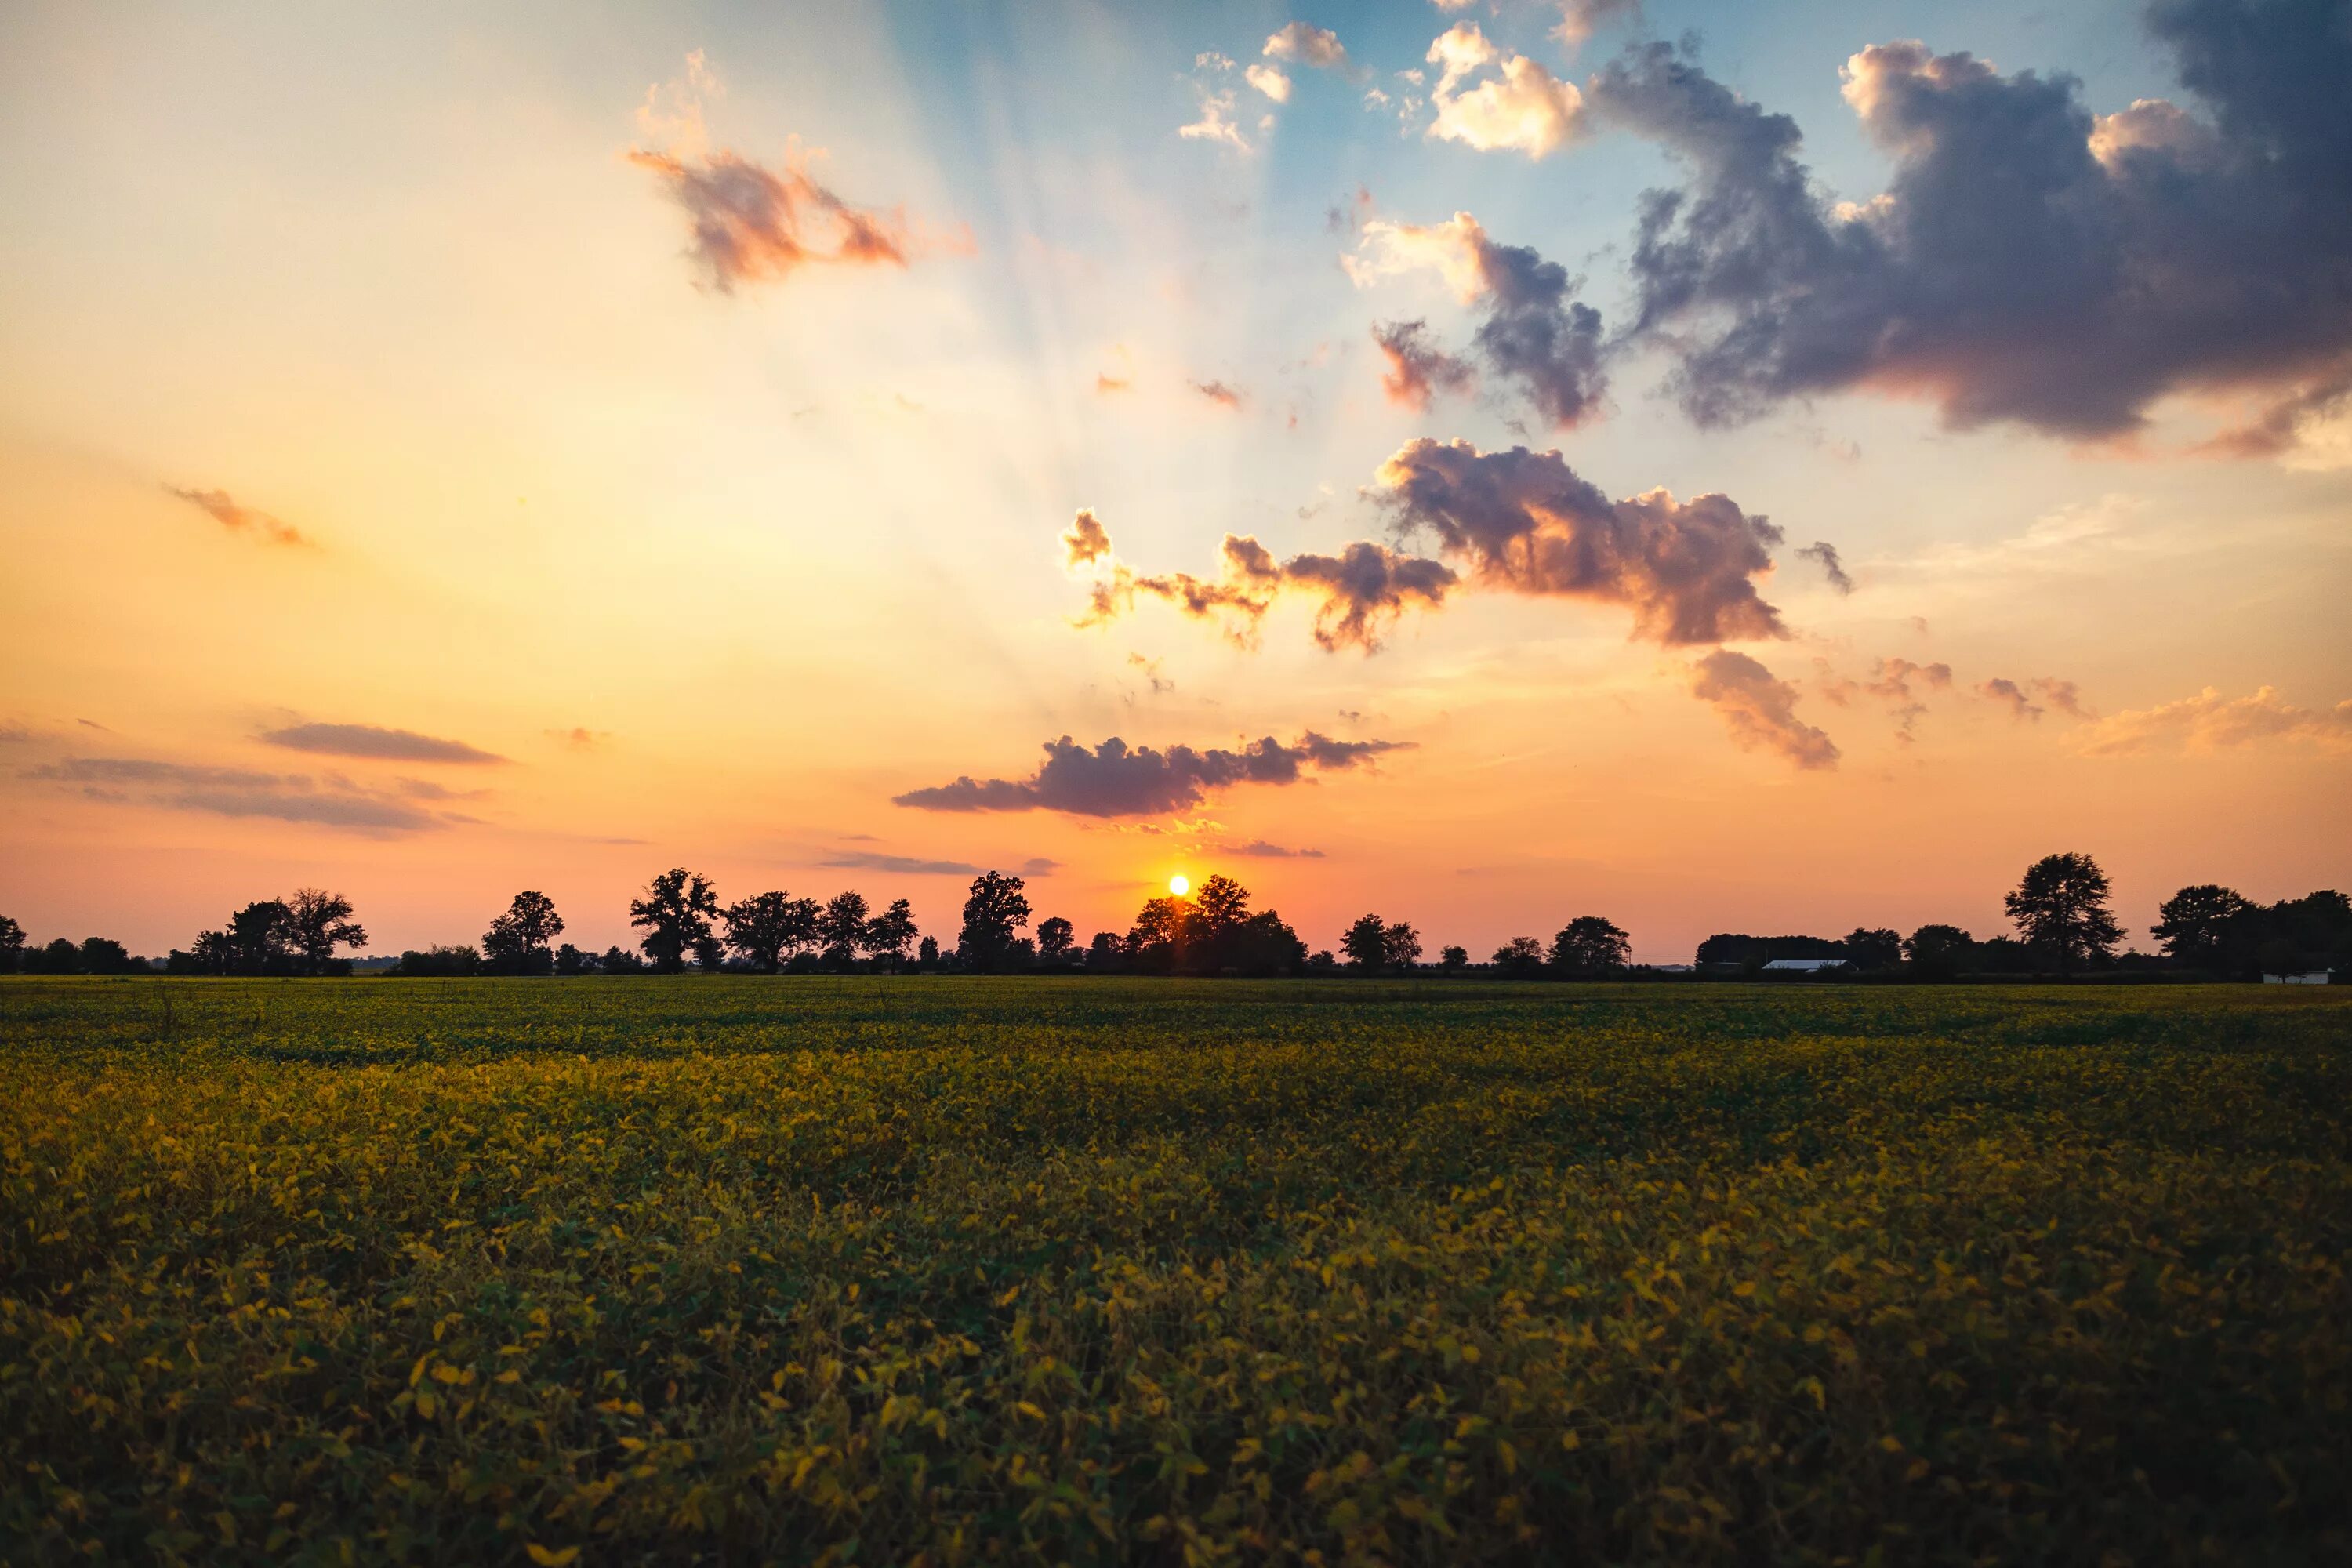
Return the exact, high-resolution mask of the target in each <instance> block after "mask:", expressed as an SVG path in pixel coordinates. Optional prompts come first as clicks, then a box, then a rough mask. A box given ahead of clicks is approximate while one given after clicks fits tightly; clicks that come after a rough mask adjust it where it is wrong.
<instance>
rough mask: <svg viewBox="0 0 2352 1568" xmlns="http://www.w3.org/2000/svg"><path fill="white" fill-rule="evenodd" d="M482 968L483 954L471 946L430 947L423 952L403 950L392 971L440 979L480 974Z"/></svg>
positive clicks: (403, 974)
mask: <svg viewBox="0 0 2352 1568" xmlns="http://www.w3.org/2000/svg"><path fill="white" fill-rule="evenodd" d="M481 969H482V955H481V954H480V953H478V952H476V951H474V949H472V948H470V947H428V948H426V949H425V951H424V952H418V951H416V950H415V948H410V949H409V950H408V951H406V952H403V953H402V954H401V955H400V963H398V965H396V966H395V967H394V969H393V971H392V973H394V974H396V975H399V976H402V977H403V978H410V977H415V978H422V979H428V980H438V979H454V978H459V977H462V976H465V975H468V974H478V973H481Z"/></svg>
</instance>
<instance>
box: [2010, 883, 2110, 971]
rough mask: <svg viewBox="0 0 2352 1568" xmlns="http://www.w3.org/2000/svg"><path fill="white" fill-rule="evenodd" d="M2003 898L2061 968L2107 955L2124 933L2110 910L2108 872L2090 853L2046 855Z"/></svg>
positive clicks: (2026, 933)
mask: <svg viewBox="0 0 2352 1568" xmlns="http://www.w3.org/2000/svg"><path fill="white" fill-rule="evenodd" d="M2002 902H2003V903H2004V904H2005V905H2006V906H2007V908H2008V910H2009V918H2010V919H2011V921H2014V922H2015V923H2016V926H2017V930H2018V934H2020V935H2021V936H2022V937H2024V939H2025V940H2026V942H2027V943H2028V944H2029V945H2031V946H2033V947H2038V948H2041V949H2042V950H2043V951H2045V952H2049V953H2051V954H2052V955H2053V956H2054V957H2055V958H2056V959H2057V960H2058V973H2060V974H2062V975H2065V974H2071V973H2074V969H2075V967H2076V966H2077V965H2078V964H2081V963H2088V962H2090V961H2092V960H2094V959H2102V958H2105V957H2106V956H2107V954H2108V953H2109V952H2113V951H2114V950H2115V945H2116V943H2117V942H2121V941H2122V940H2123V937H2124V930H2123V927H2121V926H2119V925H2117V924H2116V918H2115V916H2113V915H2112V914H2109V913H2108V912H2107V874H2106V873H2105V871H2102V870H2100V869H2099V863H2098V862H2097V861H2096V860H2094V859H2092V858H2090V857H2089V856H2088V855H2072V854H2069V855H2044V856H2043V857H2042V858H2041V859H2039V860H2036V861H2035V862H2034V863H2033V864H2032V865H2031V866H2029V867H2027V868H2025V877H2024V879H2023V880H2021V882H2019V883H2018V885H2017V889H2016V890H2015V891H2013V892H2011V893H2010V894H2009V895H2007V897H2006V898H2004V899H2003V900H2002Z"/></svg>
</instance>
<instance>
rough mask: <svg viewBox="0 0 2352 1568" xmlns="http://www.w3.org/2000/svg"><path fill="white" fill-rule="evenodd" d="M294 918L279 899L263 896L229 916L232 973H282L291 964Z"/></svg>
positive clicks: (228, 933)
mask: <svg viewBox="0 0 2352 1568" xmlns="http://www.w3.org/2000/svg"><path fill="white" fill-rule="evenodd" d="M293 936H294V931H293V921H292V920H291V919H290V918H289V912H288V910H287V908H286V906H285V905H284V904H283V903H281V902H279V901H278V900H276V899H262V900H257V901H255V902H253V903H250V904H247V905H246V906H245V908H243V909H241V910H237V911H236V913H235V914H233V915H231V916H229V917H228V931H227V937H228V949H229V955H230V956H229V965H230V971H231V973H236V974H279V973H285V972H286V971H287V970H288V969H290V968H292V967H293V962H294V946H293ZM199 940H201V939H199Z"/></svg>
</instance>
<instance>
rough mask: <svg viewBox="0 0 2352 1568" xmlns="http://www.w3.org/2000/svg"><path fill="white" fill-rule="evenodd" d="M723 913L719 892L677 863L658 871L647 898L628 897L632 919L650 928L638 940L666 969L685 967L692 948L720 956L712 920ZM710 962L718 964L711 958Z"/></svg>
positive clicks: (655, 962)
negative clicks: (665, 869)
mask: <svg viewBox="0 0 2352 1568" xmlns="http://www.w3.org/2000/svg"><path fill="white" fill-rule="evenodd" d="M718 914H719V894H718V892H717V890H716V889H713V888H712V887H711V885H710V884H709V881H707V880H705V879H703V878H702V877H701V876H700V875H699V874H698V873H695V872H691V871H688V869H687V868H685V867H683V866H674V867H672V868H670V869H668V870H667V871H664V872H663V873H662V874H661V875H660V876H658V877H656V878H655V879H653V881H652V882H651V883H650V884H649V885H648V886H647V887H646V896H645V897H644V898H642V899H632V900H630V901H629V923H630V924H631V925H633V926H635V927H636V928H637V929H638V930H639V931H644V932H645V933H646V934H645V935H644V937H642V938H641V939H639V941H638V942H637V945H638V946H639V947H642V948H644V949H645V950H646V957H647V958H649V959H651V960H652V961H653V966H654V968H656V970H658V971H660V972H661V973H664V974H677V973H681V972H682V971H684V970H685V968H686V960H687V956H688V954H689V953H691V954H693V955H695V956H696V957H697V958H698V959H703V958H715V957H716V955H717V953H718V952H719V939H718V938H717V936H715V935H714V934H712V931H711V929H710V922H711V921H713V920H715V919H716V918H717V917H718ZM704 967H705V968H709V969H716V968H717V967H718V964H717V963H715V962H713V963H705V964H704Z"/></svg>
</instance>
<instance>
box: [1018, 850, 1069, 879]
mask: <svg viewBox="0 0 2352 1568" xmlns="http://www.w3.org/2000/svg"><path fill="white" fill-rule="evenodd" d="M1061 868H1062V863H1061V862H1060V861H1059V860H1056V859H1055V858H1053V857H1052V856H1050V855H1032V856H1030V857H1029V858H1027V859H1026V860H1024V861H1022V862H1021V874H1022V875H1023V876H1024V877H1050V876H1052V875H1053V874H1054V873H1055V872H1056V871H1058V870H1060V869H1061Z"/></svg>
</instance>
